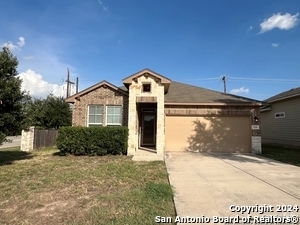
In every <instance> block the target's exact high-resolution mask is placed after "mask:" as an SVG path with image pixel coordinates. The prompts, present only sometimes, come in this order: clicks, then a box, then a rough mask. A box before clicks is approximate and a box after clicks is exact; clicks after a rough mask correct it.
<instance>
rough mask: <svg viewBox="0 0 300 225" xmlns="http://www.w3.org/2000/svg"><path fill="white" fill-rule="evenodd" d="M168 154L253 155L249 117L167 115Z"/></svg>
mask: <svg viewBox="0 0 300 225" xmlns="http://www.w3.org/2000/svg"><path fill="white" fill-rule="evenodd" d="M165 122H166V124H165V134H166V151H194V152H250V138H251V134H250V131H251V130H250V118H249V117H190V116H167V117H166V121H165Z"/></svg>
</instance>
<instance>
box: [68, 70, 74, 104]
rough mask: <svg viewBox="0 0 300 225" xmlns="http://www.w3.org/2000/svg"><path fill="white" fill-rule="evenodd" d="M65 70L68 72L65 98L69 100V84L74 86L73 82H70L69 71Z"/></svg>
mask: <svg viewBox="0 0 300 225" xmlns="http://www.w3.org/2000/svg"><path fill="white" fill-rule="evenodd" d="M67 70H68V74H67V80H66V82H67V98H69V97H70V84H74V82H71V81H70V70H69V68H68V69H67Z"/></svg>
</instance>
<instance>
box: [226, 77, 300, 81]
mask: <svg viewBox="0 0 300 225" xmlns="http://www.w3.org/2000/svg"><path fill="white" fill-rule="evenodd" d="M229 79H233V80H241V81H242V80H245V81H259V82H300V80H299V79H272V78H249V77H229Z"/></svg>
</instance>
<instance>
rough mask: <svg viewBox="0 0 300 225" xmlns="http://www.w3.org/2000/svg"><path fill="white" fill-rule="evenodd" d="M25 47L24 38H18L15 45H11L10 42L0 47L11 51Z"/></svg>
mask: <svg viewBox="0 0 300 225" xmlns="http://www.w3.org/2000/svg"><path fill="white" fill-rule="evenodd" d="M24 45H25V38H23V37H19V41H18V42H17V44H16V45H15V44H13V43H12V42H11V41H9V42H7V43H4V44H3V45H2V47H8V48H9V49H10V50H11V51H15V50H21V48H22V47H23V46H24Z"/></svg>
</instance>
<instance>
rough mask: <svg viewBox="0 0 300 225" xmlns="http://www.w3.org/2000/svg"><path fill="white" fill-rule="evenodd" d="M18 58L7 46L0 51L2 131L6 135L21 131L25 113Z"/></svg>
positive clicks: (0, 120)
mask: <svg viewBox="0 0 300 225" xmlns="http://www.w3.org/2000/svg"><path fill="white" fill-rule="evenodd" d="M17 67H18V60H17V58H16V56H14V55H13V54H12V52H11V51H10V50H9V48H7V47H3V48H2V51H0V132H2V133H4V134H5V135H17V134H20V133H21V130H22V123H23V119H24V114H23V110H22V101H23V99H24V97H25V92H23V91H21V84H22V80H21V79H20V78H19V77H17V75H18V71H17Z"/></svg>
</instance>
